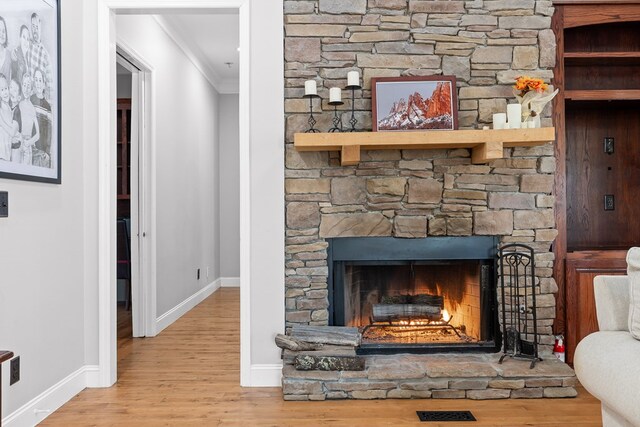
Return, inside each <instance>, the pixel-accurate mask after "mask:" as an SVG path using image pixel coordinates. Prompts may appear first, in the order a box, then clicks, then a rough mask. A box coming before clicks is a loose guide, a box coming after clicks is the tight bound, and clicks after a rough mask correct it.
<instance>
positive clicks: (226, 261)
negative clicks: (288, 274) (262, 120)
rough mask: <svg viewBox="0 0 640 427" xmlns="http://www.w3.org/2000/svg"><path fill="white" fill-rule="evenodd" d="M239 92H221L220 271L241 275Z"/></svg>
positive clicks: (222, 274)
mask: <svg viewBox="0 0 640 427" xmlns="http://www.w3.org/2000/svg"><path fill="white" fill-rule="evenodd" d="M239 102H240V100H239V98H238V95H237V94H230V95H220V116H219V117H220V161H219V172H220V248H221V250H220V275H221V276H222V277H225V278H236V277H240V151H239V148H240V147H239V143H240V140H239V138H240V133H239V132H240V128H239V123H238V120H239V119H240V117H239V116H238V109H239V108H240V105H239Z"/></svg>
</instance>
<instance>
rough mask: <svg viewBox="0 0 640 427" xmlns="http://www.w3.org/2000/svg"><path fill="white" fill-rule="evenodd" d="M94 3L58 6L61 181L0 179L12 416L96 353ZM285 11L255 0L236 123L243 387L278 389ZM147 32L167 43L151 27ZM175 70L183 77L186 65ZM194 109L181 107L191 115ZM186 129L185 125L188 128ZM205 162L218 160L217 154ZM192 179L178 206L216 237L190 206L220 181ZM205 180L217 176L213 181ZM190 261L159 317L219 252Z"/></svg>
mask: <svg viewBox="0 0 640 427" xmlns="http://www.w3.org/2000/svg"><path fill="white" fill-rule="evenodd" d="M99 2H100V3H101V0H84V1H83V0H65V1H64V2H62V3H63V5H62V7H61V10H62V37H61V40H62V62H61V63H62V137H63V148H62V156H63V157H62V185H50V184H36V183H28V182H22V181H11V180H4V179H0V189H2V190H8V191H9V202H10V217H9V218H2V219H0V272H1V274H0V343H1V345H2V347H3V349H5V348H6V349H10V350H13V351H15V352H16V353H17V354H19V355H20V356H21V364H22V379H21V381H20V382H19V383H17V384H15V385H13V386H11V387H9V386H8V375H7V374H8V366H7V365H6V364H5V366H3V368H2V369H3V376H2V381H3V384H2V386H3V394H2V398H3V400H4V402H3V414H4V415H5V418H7V417H11V416H12V413H13V414H14V415H15V414H16V411H17V410H18V409H19V408H21V407H23V405H25V404H28V403H29V402H30V401H32V399H37V398H38V397H39V396H42V395H43V393H45V392H46V391H47V390H48V389H49V388H50V387H53V386H55V385H56V383H58V382H60V381H63V380H64V379H65V378H66V377H67V376H68V375H70V374H72V373H74V372H81V373H82V370H83V369H84V368H85V367H88V368H89V370H91V369H92V367H94V366H95V365H97V364H98V363H99V361H100V360H99V356H98V355H99V346H98V324H99V322H98V313H99V305H98V259H99V257H100V256H101V254H102V253H103V252H104V251H105V250H106V248H104V247H103V248H99V247H98V234H99V229H98V197H99V194H98V170H99V169H100V167H101V164H100V163H99V161H98V159H99V157H98V144H97V141H98V140H99V138H98V136H99V135H98V112H99V105H98V84H99V82H98V48H99V43H98V32H97V31H96V28H97V24H98V19H97V18H98V4H99ZM221 2H222V0H221ZM137 3H140V1H138V2H137ZM282 7H283V5H282V0H271V1H264V0H251V16H252V19H251V22H252V28H251V40H250V45H251V50H250V51H249V53H248V55H249V56H250V58H249V59H250V61H249V62H250V64H251V72H250V75H249V76H248V78H249V81H250V87H251V96H250V100H249V103H250V120H251V121H250V123H251V124H250V127H249V129H245V130H243V131H246V132H249V138H250V147H249V149H250V156H251V161H250V167H251V180H250V183H249V185H250V198H251V209H250V223H251V234H250V236H249V237H248V239H249V240H250V243H251V250H250V258H251V269H250V281H249V280H247V281H248V282H249V283H246V284H245V285H246V290H247V291H248V293H250V308H251V310H250V312H249V313H247V314H246V315H245V320H246V321H247V322H248V324H250V330H251V336H250V337H248V338H249V339H248V341H247V344H248V345H247V346H248V347H249V349H250V353H249V359H248V362H249V364H250V365H251V367H252V369H249V372H248V373H247V374H245V376H243V378H244V381H245V384H247V385H249V384H253V385H277V384H278V375H279V369H278V364H280V363H281V360H280V357H279V352H278V349H277V348H276V347H275V345H274V343H273V337H274V335H275V334H276V333H277V332H281V331H282V330H283V328H284V143H283V142H284V93H283V91H284V86H283V85H284V83H283V53H282V49H283V43H282V40H283V34H282V33H283V29H282V22H283V16H282V10H283V9H282ZM79 25H82V34H81V35H79V33H78V29H79ZM153 34H155V35H156V36H157V37H160V40H163V39H164V36H161V35H160V34H159V33H156V32H155V30H154V32H153ZM155 43H156V40H154V44H155ZM145 54H147V52H146V51H145ZM148 55H149V60H150V61H151V60H152V59H153V58H155V55H160V52H159V51H158V49H157V48H154V47H153V46H151V48H150V49H149V51H148ZM158 59H160V58H158ZM183 72H184V73H187V71H186V70H183ZM190 76H191V75H190ZM205 87H206V85H205V84H203V83H202V82H201V81H200V80H199V76H198V77H197V78H196V77H195V76H193V79H189V80H185V83H184V84H183V85H182V87H180V86H179V85H172V86H171V87H164V88H162V87H160V86H158V87H157V89H158V90H164V91H165V92H166V91H170V92H171V95H172V97H173V98H175V96H176V95H177V94H180V93H181V92H180V91H178V88H180V89H182V91H184V90H187V89H188V90H194V88H196V89H200V90H204V91H205V92H206V91H209V90H210V89H208V88H207V89H205ZM212 98H213V94H212ZM209 102H210V103H211V105H209V106H208V107H211V108H213V106H212V105H213V101H212V100H210V101H209ZM158 107H161V106H158ZM184 110H185V111H186V107H185V108H184ZM192 110H193V109H189V111H191V112H192V113H193V111H192ZM183 113H184V111H182V112H180V114H183ZM210 117H215V116H210ZM179 118H182V116H180V117H179ZM183 120H188V118H187V119H183ZM186 123H187V124H192V123H190V122H188V121H187V122H186ZM205 125H207V129H208V130H207V132H208V131H209V129H212V128H215V123H210V122H206V123H205ZM187 128H189V126H185V129H187ZM171 137H172V138H171V142H172V143H173V145H172V146H171V147H170V148H171V150H172V151H171V154H170V155H169V156H168V157H171V156H173V157H172V159H174V160H175V162H177V163H178V164H179V165H180V166H181V167H184V166H185V165H187V164H188V165H190V166H191V167H193V165H194V162H196V157H197V156H193V155H191V154H193V153H191V152H189V151H188V150H185V149H184V146H183V145H180V144H178V142H181V141H184V138H183V137H182V135H181V134H180V133H178V135H176V134H171ZM202 150H204V148H202ZM197 154H198V155H200V156H203V157H204V156H208V155H212V156H215V151H214V152H213V153H208V152H203V151H200V148H199V149H198V152H197ZM168 160H169V159H167V158H166V157H163V158H159V159H158V161H159V166H160V164H163V165H166V162H167V161H168ZM209 162H210V165H211V164H215V163H214V162H215V157H214V158H210V159H209ZM171 164H174V162H172V163H171ZM210 169H211V170H213V169H215V168H210ZM208 173H209V171H208V170H198V172H197V174H198V175H200V176H201V177H204V178H205V179H207V177H208ZM193 177H195V175H193V176H192V175H188V177H186V178H185V179H184V180H182V181H180V182H179V184H180V185H181V186H180V188H179V189H180V193H187V195H185V196H184V197H185V199H184V200H183V199H180V201H181V202H183V201H186V202H189V204H188V207H189V209H188V212H187V213H183V212H179V214H180V215H181V216H183V217H184V216H186V217H187V218H188V219H189V220H192V219H198V220H199V219H200V218H198V216H200V215H201V216H204V217H206V216H208V217H209V222H208V224H207V225H205V226H204V228H203V229H202V230H201V232H202V233H204V234H208V235H213V234H214V233H215V230H216V227H217V223H216V220H215V219H214V220H211V218H214V214H213V213H212V214H211V215H208V212H209V210H211V211H212V210H213V207H212V206H210V205H207V206H206V207H205V210H206V212H205V213H195V212H193V211H192V208H191V206H192V204H190V203H191V202H193V200H194V199H195V198H197V197H201V196H205V197H206V194H204V193H205V192H208V193H209V194H211V193H212V188H213V189H214V190H213V193H214V197H215V191H216V190H215V188H217V185H215V184H214V186H210V187H207V188H205V189H200V188H189V187H188V185H187V184H192V183H191V182H187V181H189V179H190V178H193ZM159 178H160V182H159V184H161V185H162V184H165V181H164V179H165V178H162V177H159ZM211 179H212V181H211V182H214V181H213V180H215V177H214V176H212V177H211ZM241 179H244V177H241ZM180 193H172V194H171V198H163V200H162V203H160V204H159V208H160V207H162V209H166V210H167V211H168V213H169V214H172V215H175V214H176V211H178V210H179V206H178V204H177V203H175V202H174V201H175V200H176V199H174V198H173V197H174V196H175V197H181V196H180ZM165 213H167V212H165V211H163V214H165ZM173 225H174V226H175V227H176V228H180V229H181V230H179V231H178V232H177V233H176V234H177V236H176V238H178V239H180V240H179V241H180V242H183V241H184V240H183V239H187V238H198V236H195V234H194V233H193V231H192V230H189V229H188V227H186V226H185V225H184V224H183V223H179V224H173ZM168 239H169V237H164V238H163V239H162V242H163V244H168V245H170V246H176V243H175V242H172V241H169V240H168ZM191 250H193V249H189V252H190V251H191ZM204 252H205V250H203V252H202V253H204ZM187 258H188V261H187V264H189V265H185V266H184V267H180V268H179V269H177V273H176V274H175V275H173V274H172V275H171V277H169V278H167V279H168V280H167V283H175V280H176V277H178V278H181V276H180V275H181V274H183V273H184V274H185V275H188V276H189V277H191V279H189V280H188V283H178V285H176V289H171V292H172V293H171V294H170V295H169V296H168V299H167V301H162V302H160V301H159V307H158V313H159V314H161V313H162V309H163V308H165V309H166V308H167V307H170V306H171V303H172V302H171V300H176V301H177V300H180V299H181V298H183V299H184V297H185V296H187V295H189V293H190V292H191V293H192V292H194V291H195V290H196V289H198V287H200V286H202V283H196V282H195V274H194V273H195V267H196V265H198V264H203V265H204V263H206V262H210V263H211V264H212V265H213V264H214V262H215V259H216V258H217V254H216V248H213V249H212V250H211V253H210V254H208V255H206V256H203V258H202V259H197V260H194V259H193V257H191V256H189V257H187ZM159 261H160V260H159ZM174 261H175V260H174ZM180 261H182V260H180ZM241 268H242V266H241ZM215 274H216V272H214V275H215ZM214 277H215V276H214ZM245 277H246V276H245ZM245 348H246V347H245ZM86 382H88V383H89V384H95V383H96V378H95V377H94V376H91V375H87V378H86ZM86 382H85V379H84V378H83V379H82V381H79V382H76V383H74V387H72V388H70V389H68V390H67V391H66V393H62V394H60V393H58V394H57V396H60V398H61V399H62V400H61V401H58V403H57V404H61V403H62V402H63V401H64V400H66V399H69V398H71V397H72V396H73V394H74V393H76V392H77V391H79V390H80V389H81V388H82V387H84V384H85V383H86ZM44 400H46V399H44ZM38 402H40V401H38ZM34 405H39V403H37V402H36V403H34ZM55 406H56V405H50V406H47V405H44V406H40V407H41V408H43V409H46V408H52V407H53V408H55ZM24 408H25V407H23V409H24ZM27 409H30V410H27ZM27 409H25V410H24V411H23V412H22V413H23V414H24V416H25V417H26V418H21V420H33V422H27V423H26V425H28V424H34V423H35V421H36V420H37V419H41V418H42V415H40V416H39V417H40V418H36V417H35V416H34V415H33V407H29V408H27Z"/></svg>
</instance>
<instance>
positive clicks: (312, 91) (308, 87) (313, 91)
mask: <svg viewBox="0 0 640 427" xmlns="http://www.w3.org/2000/svg"><path fill="white" fill-rule="evenodd" d="M304 94H305V95H317V94H318V89H317V87H316V81H315V80H307V81H306V82H304Z"/></svg>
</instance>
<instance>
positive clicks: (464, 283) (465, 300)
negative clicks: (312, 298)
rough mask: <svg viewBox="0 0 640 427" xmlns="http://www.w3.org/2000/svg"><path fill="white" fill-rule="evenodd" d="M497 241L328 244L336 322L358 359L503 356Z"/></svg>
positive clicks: (374, 240)
mask: <svg viewBox="0 0 640 427" xmlns="http://www.w3.org/2000/svg"><path fill="white" fill-rule="evenodd" d="M496 245H497V241H496V239H493V238H490V237H489V238H487V237H433V238H429V239H411V240H407V239H395V238H389V237H379V238H375V237H373V238H371V237H370V238H341V239H329V249H328V254H329V257H328V264H329V266H330V269H329V287H328V288H329V324H330V325H335V326H355V327H358V328H359V329H361V330H362V331H363V333H362V335H363V337H362V345H361V346H360V348H359V349H358V354H393V353H418V354H420V353H423V354H424V353H435V352H450V351H454V352H478V351H486V352H496V351H498V350H499V342H498V340H497V339H496V338H497V334H496V329H497V323H498V317H497V313H498V311H497V308H498V306H497V298H496V292H495V290H496V286H495V285H496V277H495V273H494V265H495V248H496Z"/></svg>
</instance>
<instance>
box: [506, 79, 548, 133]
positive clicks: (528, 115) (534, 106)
mask: <svg viewBox="0 0 640 427" xmlns="http://www.w3.org/2000/svg"><path fill="white" fill-rule="evenodd" d="M513 88H514V89H515V90H514V95H515V96H516V99H517V100H518V102H519V103H520V105H522V123H523V127H537V128H539V127H540V115H541V114H542V110H543V109H544V107H545V105H547V103H548V102H549V101H551V100H552V99H553V97H554V96H556V95H557V94H558V89H556V90H555V91H553V92H549V85H548V84H546V83H545V82H544V80H542V79H538V78H534V77H529V76H520V77H518V78H517V79H516V84H515V85H514V86H513Z"/></svg>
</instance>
